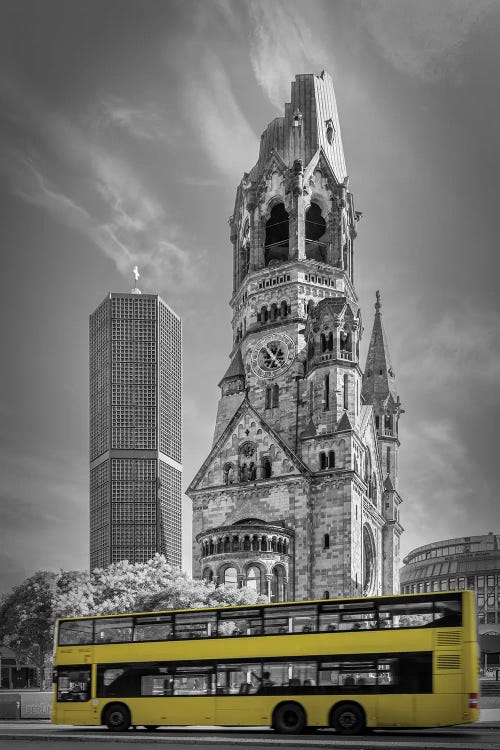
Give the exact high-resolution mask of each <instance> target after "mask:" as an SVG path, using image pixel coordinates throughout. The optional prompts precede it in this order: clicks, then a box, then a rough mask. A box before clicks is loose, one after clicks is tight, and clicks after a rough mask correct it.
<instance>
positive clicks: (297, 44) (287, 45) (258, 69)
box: [248, 0, 329, 112]
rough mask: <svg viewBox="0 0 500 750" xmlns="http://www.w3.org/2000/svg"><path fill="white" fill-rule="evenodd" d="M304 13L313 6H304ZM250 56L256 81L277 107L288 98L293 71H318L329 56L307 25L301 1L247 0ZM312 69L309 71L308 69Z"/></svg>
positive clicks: (311, 10)
mask: <svg viewBox="0 0 500 750" xmlns="http://www.w3.org/2000/svg"><path fill="white" fill-rule="evenodd" d="M307 9H308V13H313V12H314V5H311V4H309V5H308V6H307ZM248 12H249V14H250V19H251V22H252V27H253V28H252V37H251V54H250V59H251V63H252V67H253V70H254V73H255V77H256V78H257V81H258V82H259V84H260V85H261V86H262V88H263V89H264V91H265V93H266V95H267V96H268V98H269V99H270V101H271V102H272V103H273V104H274V105H275V106H276V107H277V108H278V109H279V110H280V112H281V111H282V109H283V102H285V101H288V99H289V98H290V81H293V80H294V78H295V75H296V73H297V72H301V73H308V72H311V73H314V72H317V73H320V72H321V70H322V69H323V68H325V67H326V66H327V65H328V60H329V56H328V54H327V52H326V50H325V49H323V47H322V44H321V42H320V41H319V40H318V36H317V34H316V35H313V32H312V30H311V28H310V26H309V24H308V17H307V15H306V14H304V12H303V10H302V6H301V4H299V3H297V2H295V0H286V2H285V1H284V0H273V2H268V1H267V0H251V2H249V4H248ZM311 68H312V70H310V69H311Z"/></svg>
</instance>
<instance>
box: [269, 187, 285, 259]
mask: <svg viewBox="0 0 500 750" xmlns="http://www.w3.org/2000/svg"><path fill="white" fill-rule="evenodd" d="M269 209H270V210H269ZM267 214H268V215H269V218H266V220H265V231H266V234H265V240H264V265H266V266H268V265H274V263H282V262H283V261H285V260H288V257H289V244H290V242H289V238H290V217H289V214H288V211H287V210H286V208H285V204H284V202H283V199H282V198H279V200H277V201H274V202H273V199H271V201H270V202H269V204H268V211H267V212H266V216H267Z"/></svg>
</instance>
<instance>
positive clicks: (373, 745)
mask: <svg viewBox="0 0 500 750" xmlns="http://www.w3.org/2000/svg"><path fill="white" fill-rule="evenodd" d="M133 734H134V736H129V737H127V736H124V735H119V734H114V735H113V734H105V733H104V731H103V733H102V735H99V734H97V735H96V734H88V735H81V734H80V735H79V734H43V735H41V734H34V733H33V734H0V742H2V740H9V741H15V740H20V741H32V742H40V741H41V742H46V741H53V742H67V741H71V742H113V743H116V742H120V743H122V744H123V743H125V744H127V743H128V744H131V743H141V744H146V743H147V744H151V745H160V744H174V743H175V744H177V745H217V746H221V745H222V746H225V745H240V746H248V747H253V748H255V747H258V748H259V750H264V748H266V747H270V748H273V747H276V746H278V747H290V746H293V747H296V748H310V747H317V748H323V747H328V748H331V747H332V737H335V735H328V737H325V739H324V740H323V739H322V740H315V739H311V737H310V736H303V737H297V738H296V737H293V736H288V737H285V738H281V737H280V738H277V737H275V736H274V735H271V734H270V736H269V740H267V738H265V737H259V738H255V739H253V738H241V739H239V738H236V737H231V738H229V737H223V736H220V735H210V736H209V735H207V736H205V737H200V736H198V737H168V736H162V737H159V736H151V735H149V734H146V733H143V732H139V733H135V732H134V733H133ZM339 739H341V738H340V737H339ZM342 739H344V740H345V738H342ZM385 739H386V741H385V742H383V743H382V742H380V741H379V742H371V741H370V740H369V739H368V738H363V739H359V740H354V739H351V738H349V739H348V741H347V743H346V744H345V745H344V748H351V747H352V748H358V749H359V750H381V748H384V750H386V749H387V748H394V749H396V748H398V749H400V750H471V745H470V743H467V744H463V743H460V744H459V743H456V742H439V741H437V742H428V740H427V738H426V737H422V740H421V741H420V742H417V743H416V742H415V741H414V740H413V741H411V742H404V741H401V740H394V741H391V740H389V738H385ZM338 748H339V750H340V748H341V746H340V745H338ZM474 750H500V744H498V743H490V742H485V743H482V744H479V743H478V744H474Z"/></svg>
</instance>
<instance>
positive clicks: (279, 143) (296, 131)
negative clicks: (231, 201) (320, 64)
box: [249, 71, 347, 183]
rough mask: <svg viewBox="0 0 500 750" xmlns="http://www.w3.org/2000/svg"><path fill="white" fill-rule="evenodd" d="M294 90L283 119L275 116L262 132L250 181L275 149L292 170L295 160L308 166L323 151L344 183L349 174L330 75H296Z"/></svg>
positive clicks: (334, 171)
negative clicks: (257, 158)
mask: <svg viewBox="0 0 500 750" xmlns="http://www.w3.org/2000/svg"><path fill="white" fill-rule="evenodd" d="M291 89H292V93H291V101H290V102H288V103H287V104H285V115H284V117H276V118H275V119H274V120H273V121H272V122H270V123H269V125H268V126H267V128H266V129H265V131H264V132H263V133H262V136H261V141H260V152H259V160H258V162H257V164H256V165H255V167H254V168H253V169H252V171H251V172H250V175H249V177H250V180H252V181H254V180H255V179H256V178H257V176H258V175H259V173H260V172H261V171H262V169H263V168H264V166H265V164H266V162H267V160H268V159H269V156H270V154H271V152H272V151H273V150H274V151H275V152H277V153H278V154H279V156H280V157H281V158H282V159H283V161H284V162H285V164H286V165H287V166H289V167H291V166H292V164H293V163H294V161H296V160H300V161H301V162H302V163H303V165H304V166H306V165H307V164H309V162H310V161H311V159H312V158H313V156H314V155H315V153H316V152H317V151H318V149H319V148H322V149H323V152H324V154H325V156H326V158H327V160H328V161H329V163H330V166H331V168H332V170H333V173H334V174H335V177H336V179H337V181H338V183H343V182H344V180H345V178H346V176H347V174H346V166H345V159H344V149H343V146H342V136H341V133H340V122H339V117H338V112H337V102H336V100H335V92H334V90H333V81H332V78H331V76H330V75H329V74H328V73H327V72H326V71H323V72H322V73H321V75H319V76H317V75H314V74H313V73H305V74H301V75H297V76H295V81H293V82H292V86H291Z"/></svg>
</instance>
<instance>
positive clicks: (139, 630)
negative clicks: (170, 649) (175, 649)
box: [134, 615, 172, 641]
mask: <svg viewBox="0 0 500 750" xmlns="http://www.w3.org/2000/svg"><path fill="white" fill-rule="evenodd" d="M171 638H172V616H171V615H156V616H151V617H136V618H135V626H134V641H169V640H170V639H171Z"/></svg>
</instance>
